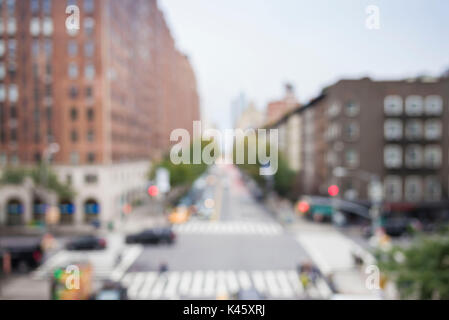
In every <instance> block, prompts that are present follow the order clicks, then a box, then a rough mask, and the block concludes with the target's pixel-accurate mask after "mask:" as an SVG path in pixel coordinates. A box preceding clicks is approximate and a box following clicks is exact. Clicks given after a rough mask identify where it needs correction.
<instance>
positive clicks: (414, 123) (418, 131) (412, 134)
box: [405, 120, 423, 140]
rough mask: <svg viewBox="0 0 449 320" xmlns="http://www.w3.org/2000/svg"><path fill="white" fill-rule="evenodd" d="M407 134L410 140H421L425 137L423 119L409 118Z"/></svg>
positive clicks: (406, 127) (406, 125)
mask: <svg viewBox="0 0 449 320" xmlns="http://www.w3.org/2000/svg"><path fill="white" fill-rule="evenodd" d="M405 136H406V137H407V139H409V140H419V139H422V137H423V123H422V121H421V120H409V121H407V123H406V124H405Z"/></svg>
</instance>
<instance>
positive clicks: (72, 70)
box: [68, 62, 78, 79]
mask: <svg viewBox="0 0 449 320" xmlns="http://www.w3.org/2000/svg"><path fill="white" fill-rule="evenodd" d="M68 74H69V78H71V79H76V78H78V65H77V64H76V63H75V62H71V63H70V64H69V70H68Z"/></svg>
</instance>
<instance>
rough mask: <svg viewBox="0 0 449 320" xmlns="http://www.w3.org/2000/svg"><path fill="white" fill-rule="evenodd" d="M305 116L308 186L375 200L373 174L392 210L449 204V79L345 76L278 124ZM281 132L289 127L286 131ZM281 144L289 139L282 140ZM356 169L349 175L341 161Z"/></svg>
mask: <svg viewBox="0 0 449 320" xmlns="http://www.w3.org/2000/svg"><path fill="white" fill-rule="evenodd" d="M294 116H299V117H300V118H301V123H302V125H301V138H300V139H298V142H297V143H298V146H296V148H293V146H291V145H289V146H288V148H289V149H292V148H293V149H295V150H296V149H298V148H299V150H300V153H301V156H300V158H301V160H300V164H301V167H300V174H299V179H300V181H299V182H300V185H301V193H303V194H310V195H327V189H328V187H329V186H330V185H331V184H337V185H338V186H339V187H340V190H341V193H340V196H341V197H343V198H346V199H348V200H356V201H368V200H369V193H368V181H367V179H366V178H365V177H366V176H367V175H366V173H368V174H371V175H373V174H374V175H376V176H377V177H379V179H381V181H382V182H383V186H384V202H385V205H386V209H387V210H389V211H391V212H404V211H406V212H418V211H419V212H424V211H427V212H437V213H438V212H442V211H447V210H448V209H449V205H448V203H447V199H448V197H449V129H448V126H447V123H449V79H448V78H443V77H442V78H424V77H423V78H417V79H408V80H402V81H373V80H371V79H369V78H364V79H360V80H341V81H339V82H337V83H336V84H334V85H331V86H329V87H327V88H326V89H324V90H323V92H322V94H321V95H320V96H318V97H316V98H315V99H314V100H312V101H311V102H310V103H309V104H307V105H305V106H303V107H299V108H297V109H296V110H295V111H293V112H290V113H289V114H287V115H286V116H285V117H284V118H282V119H281V120H280V121H278V122H277V123H276V124H275V125H274V126H273V127H277V128H279V129H281V128H282V127H283V126H285V125H286V123H288V121H289V119H290V118H292V117H294ZM280 136H281V135H280ZM280 144H282V143H281V142H280ZM336 167H344V168H346V169H348V172H349V175H348V176H347V177H341V178H337V177H334V176H333V169H334V168H336Z"/></svg>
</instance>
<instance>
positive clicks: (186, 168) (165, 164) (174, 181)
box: [149, 140, 219, 187]
mask: <svg viewBox="0 0 449 320" xmlns="http://www.w3.org/2000/svg"><path fill="white" fill-rule="evenodd" d="M210 143H214V142H213V141H212V140H202V141H201V152H203V150H204V148H205V147H206V146H207V145H209V144H210ZM193 152H194V150H193V144H191V145H190V164H174V163H173V162H172V161H171V160H170V154H167V155H166V156H165V157H164V158H163V159H162V160H161V161H160V162H158V163H156V164H155V165H154V166H152V168H151V170H150V173H149V178H150V179H154V178H155V176H156V171H157V169H158V168H165V169H167V170H168V171H169V172H170V184H171V186H172V187H178V186H188V185H191V184H192V183H193V182H194V181H195V180H196V179H197V178H198V177H199V176H201V175H202V174H203V173H204V172H205V171H206V170H207V168H208V165H207V164H205V163H204V162H201V164H193ZM211 155H212V156H213V157H214V158H215V159H216V158H217V157H218V156H219V155H218V154H213V153H212V154H211Z"/></svg>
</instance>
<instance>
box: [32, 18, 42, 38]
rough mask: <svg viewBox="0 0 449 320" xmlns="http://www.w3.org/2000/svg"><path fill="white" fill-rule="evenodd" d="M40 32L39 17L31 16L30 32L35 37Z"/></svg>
mask: <svg viewBox="0 0 449 320" xmlns="http://www.w3.org/2000/svg"><path fill="white" fill-rule="evenodd" d="M40 32H41V21H40V19H39V18H32V19H31V20H30V34H31V35H32V36H33V37H37V36H38V35H39V33H40Z"/></svg>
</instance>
